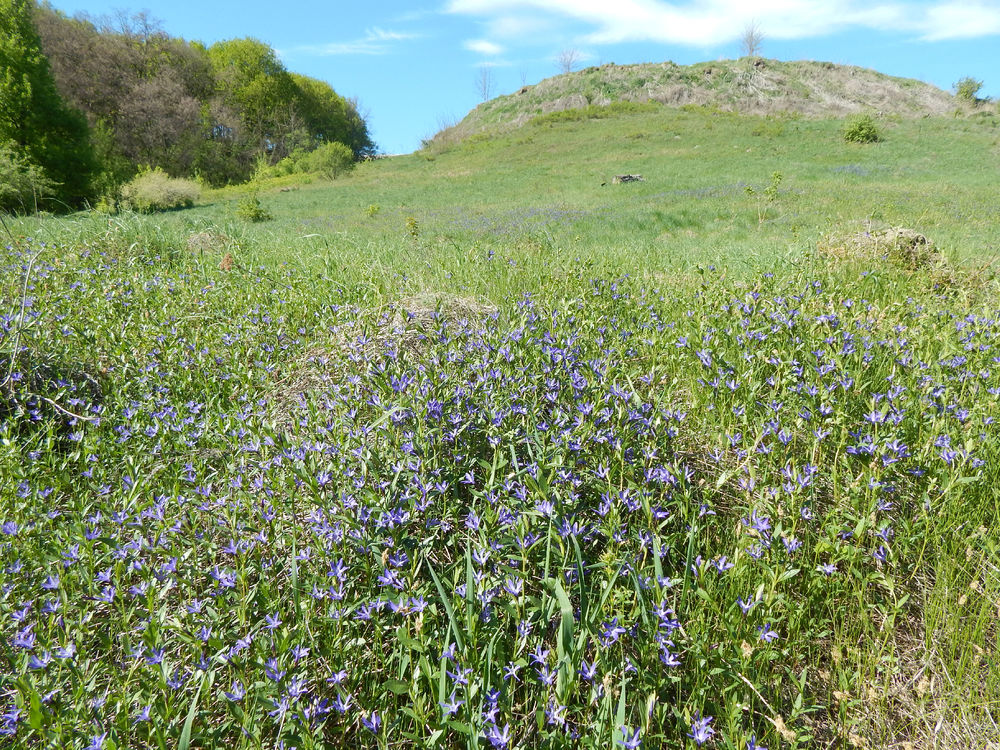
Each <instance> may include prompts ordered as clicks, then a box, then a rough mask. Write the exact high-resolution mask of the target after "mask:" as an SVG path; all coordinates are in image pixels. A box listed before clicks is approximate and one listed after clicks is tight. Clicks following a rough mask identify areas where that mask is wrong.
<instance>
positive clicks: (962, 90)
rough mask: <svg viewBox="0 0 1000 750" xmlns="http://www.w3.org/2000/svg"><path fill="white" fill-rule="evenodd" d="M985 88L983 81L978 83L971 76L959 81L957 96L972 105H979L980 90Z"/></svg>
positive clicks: (957, 83)
mask: <svg viewBox="0 0 1000 750" xmlns="http://www.w3.org/2000/svg"><path fill="white" fill-rule="evenodd" d="M982 87H983V82H982V81H977V80H976V79H975V78H972V77H971V76H966V77H965V78H962V79H959V80H958V81H957V82H956V83H955V96H957V97H958V98H959V99H961V100H962V101H966V102H969V103H970V104H978V103H979V90H980V89H981V88H982Z"/></svg>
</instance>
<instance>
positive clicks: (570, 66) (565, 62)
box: [556, 48, 580, 73]
mask: <svg viewBox="0 0 1000 750" xmlns="http://www.w3.org/2000/svg"><path fill="white" fill-rule="evenodd" d="M579 64H580V50H577V49H572V48H571V49H564V50H563V51H562V52H560V53H559V54H558V55H557V56H556V65H557V66H558V67H559V72H560V73H572V72H573V71H574V70H576V68H577V66H578V65H579Z"/></svg>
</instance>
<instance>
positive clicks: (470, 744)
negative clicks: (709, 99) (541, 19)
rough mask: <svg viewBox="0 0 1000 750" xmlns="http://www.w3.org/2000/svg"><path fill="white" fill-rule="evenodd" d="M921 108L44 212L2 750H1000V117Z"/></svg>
mask: <svg viewBox="0 0 1000 750" xmlns="http://www.w3.org/2000/svg"><path fill="white" fill-rule="evenodd" d="M876 125H877V127H878V129H879V131H880V136H881V137H880V140H879V141H878V142H876V143H868V144H858V143H849V142H847V141H845V139H844V129H845V126H846V122H845V120H843V119H812V118H805V117H798V116H794V115H782V116H768V117H765V116H748V115H737V114H732V113H726V112H722V111H717V110H713V109H707V108H697V107H689V108H680V109H672V108H667V107H663V106H660V105H654V104H646V105H638V104H636V105H628V106H626V105H613V106H611V107H608V108H603V109H602V108H597V107H591V108H587V109H585V110H567V111H565V112H561V113H558V114H554V115H546V116H541V117H537V118H535V119H534V120H533V121H531V122H529V123H528V124H526V125H524V126H522V127H520V128H516V129H511V130H497V131H489V132H486V133H483V134H479V135H474V136H471V137H469V138H467V139H465V140H463V141H456V142H450V143H449V142H446V139H438V140H431V141H429V142H428V143H427V144H426V145H425V147H424V148H423V149H422V150H420V151H418V152H416V153H413V154H409V155H405V156H394V157H388V158H382V159H377V160H373V161H367V162H362V163H360V164H358V165H357V166H356V167H355V168H354V169H353V170H352V171H351V172H349V173H347V174H345V175H343V176H341V177H340V178H338V179H336V180H332V181H330V180H322V179H319V178H315V177H313V178H309V177H303V175H292V176H286V177H262V178H260V179H258V180H256V181H255V182H254V183H253V184H252V185H243V186H236V187H229V188H223V189H218V190H212V191H206V192H205V193H204V195H203V199H202V200H201V202H199V203H198V204H196V205H195V206H193V207H191V208H187V209H182V210H175V211H171V212H163V213H155V214H148V215H142V214H135V213H102V212H99V211H96V210H95V211H86V212H79V213H74V214H71V215H66V216H44V217H24V218H6V219H5V226H4V229H5V230H6V237H5V241H4V244H5V245H6V250H5V251H4V256H3V258H2V260H0V282H2V284H3V286H2V297H0V299H2V303H3V305H2V309H3V316H2V318H0V322H2V327H0V365H2V369H0V377H2V381H0V382H2V383H3V390H2V391H0V475H2V476H3V481H2V483H0V524H2V533H0V635H2V637H0V711H3V712H4V713H3V715H2V717H0V721H2V723H0V731H2V734H0V747H4V746H10V747H25V748H28V747H46V748H63V747H72V748H85V747H86V748H91V747H94V748H101V747H104V748H146V747H148V748H174V747H177V748H181V749H182V750H187V748H194V747H202V748H210V747H223V746H226V747H231V748H275V747H283V748H290V747H298V748H325V747H372V748H403V747H407V748H409V747H440V748H452V747H454V748H485V747H492V748H504V747H509V748H515V747H517V748H522V747H523V748H529V747H531V748H534V747H540V748H559V747H590V748H613V747H627V748H637V747H640V746H641V747H647V748H657V747H666V748H693V747H701V746H705V747H710V748H727V749H733V750H752V749H753V748H770V750H776V749H777V748H806V747H845V748H847V747H861V748H865V747H867V748H882V747H896V748H965V747H984V748H985V747H997V746H998V740H997V738H998V737H1000V729H998V725H997V722H998V721H1000V643H998V636H1000V569H998V562H997V561H998V560H1000V517H998V516H1000V511H998V506H997V502H996V490H995V488H996V486H997V482H998V481H1000V434H998V431H997V424H996V421H995V420H996V419H997V418H998V417H1000V364H998V363H1000V305H998V302H997V300H998V297H997V284H996V281H995V279H994V264H995V262H996V258H997V252H998V245H1000V230H998V227H1000V204H998V202H997V196H996V181H997V174H998V170H1000V116H997V115H996V114H995V113H994V112H993V111H992V110H989V111H986V110H985V108H984V111H982V112H981V113H978V114H969V113H962V114H960V115H956V116H955V117H947V118H942V117H928V118H922V119H902V118H897V117H884V118H876ZM617 175H641V176H642V180H641V181H637V182H628V183H623V184H617V183H616V182H615V181H614V180H613V178H614V177H615V176H617ZM251 192H252V193H253V195H255V196H256V198H257V199H258V200H259V201H260V204H261V206H262V207H263V208H264V209H265V210H266V211H267V212H268V213H270V214H271V216H272V217H273V218H271V219H270V220H267V221H261V222H257V223H254V222H249V221H246V220H244V219H242V218H240V211H239V208H240V205H241V202H243V203H245V201H246V200H247V197H248V195H249V194H250V193H251ZM901 229H903V230H905V231H901ZM5 741H9V742H10V743H11V744H10V745H4V742H5Z"/></svg>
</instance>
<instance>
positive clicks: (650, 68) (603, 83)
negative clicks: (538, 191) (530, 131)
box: [442, 58, 959, 138]
mask: <svg viewBox="0 0 1000 750" xmlns="http://www.w3.org/2000/svg"><path fill="white" fill-rule="evenodd" d="M615 102H659V103H661V104H665V105H668V106H683V105H685V104H694V105H705V106H709V107H718V108H720V109H724V110H731V111H738V112H746V113H750V114H774V113H779V112H798V113H801V114H803V115H805V116H815V117H839V116H843V115H846V114H851V113H856V112H868V111H871V112H882V113H883V114H898V115H901V116H904V117H919V116H923V115H940V114H946V113H950V112H953V111H954V110H955V108H956V107H958V106H959V103H958V102H957V100H956V99H955V97H954V96H952V95H951V94H949V93H947V92H946V91H942V90H941V89H939V88H937V87H935V86H932V85H930V84H928V83H923V82H922V81H917V80H914V79H912V78H896V77H894V76H888V75H884V74H882V73H878V72H876V71H874V70H869V69H867V68H858V67H853V66H847V65H835V64H833V63H826V62H811V61H807V62H781V61H779V60H766V59H763V58H754V59H751V58H743V59H741V60H723V61H719V62H710V63H698V64H696V65H686V66H685V65H676V64H675V63H672V62H665V63H646V64H640V65H615V64H614V63H608V64H606V65H601V66H600V67H591V68H587V69H585V70H581V71H578V72H575V73H568V74H565V75H559V76H554V77H553V78H547V79H545V80H544V81H541V82H540V83H538V84H536V85H534V86H525V87H524V88H522V89H520V90H519V91H516V92H515V93H513V94H509V95H507V96H500V97H497V98H496V99H492V100H490V101H488V102H484V103H483V104H481V105H479V106H478V107H476V108H475V109H474V110H472V112H470V113H469V114H468V115H467V116H466V117H465V119H464V120H462V121H461V122H460V123H458V124H457V125H455V126H453V127H452V128H449V129H448V131H446V132H447V133H448V135H449V136H450V137H451V138H463V137H465V136H468V135H471V134H473V133H476V132H479V131H482V130H486V129H493V128H500V129H506V128H510V127H519V126H521V125H523V124H524V123H526V122H528V121H529V120H531V119H532V118H533V117H537V116H538V115H543V114H548V113H550V112H558V111H561V110H566V109H575V108H580V107H586V106H588V105H594V106H607V105H609V104H612V103H615ZM442 135H443V133H442Z"/></svg>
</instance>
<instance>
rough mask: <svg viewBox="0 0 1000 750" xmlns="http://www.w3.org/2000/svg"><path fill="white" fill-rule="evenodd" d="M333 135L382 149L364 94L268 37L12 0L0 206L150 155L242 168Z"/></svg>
mask: <svg viewBox="0 0 1000 750" xmlns="http://www.w3.org/2000/svg"><path fill="white" fill-rule="evenodd" d="M334 142H338V143H342V144H344V145H346V146H347V147H348V148H350V150H351V152H352V153H353V154H354V156H355V158H362V157H364V156H368V155H371V154H373V153H374V151H375V145H374V143H373V142H372V140H371V137H370V135H369V132H368V126H367V123H366V122H365V119H364V117H362V115H361V114H360V113H359V112H358V106H357V103H356V102H355V101H352V100H350V99H346V98H345V97H343V96H340V95H339V94H337V92H336V91H334V90H333V88H331V87H330V85H329V84H327V83H326V82H324V81H320V80H318V79H315V78H310V77H308V76H304V75H299V74H297V73H292V72H290V71H288V70H287V69H286V68H285V66H284V65H283V64H282V62H281V60H280V59H279V58H278V56H277V54H276V53H275V51H274V50H273V49H272V48H271V47H270V46H268V45H267V44H265V43H263V42H261V41H259V40H256V39H250V38H247V39H231V40H227V41H222V42H217V43H215V44H212V45H211V46H205V45H203V44H201V43H199V42H189V41H186V40H184V39H180V38H177V37H172V36H170V35H169V34H167V33H165V32H164V31H163V29H162V27H161V26H160V25H159V23H158V22H157V21H155V20H154V19H152V18H150V17H149V16H148V15H147V14H145V13H139V14H134V15H129V14H126V13H119V14H117V15H115V16H112V17H105V18H100V19H95V18H91V17H88V16H76V17H73V18H70V17H67V16H66V15H65V14H63V13H61V12H59V11H57V10H55V9H53V8H52V7H51V6H49V5H48V4H37V3H36V2H35V0H0V208H6V209H7V210H10V209H19V210H26V209H30V208H31V207H32V206H30V205H25V204H26V203H28V204H30V203H31V198H35V199H37V198H39V197H42V198H46V197H47V198H48V201H49V205H51V206H57V205H63V206H66V207H75V206H79V205H81V204H82V203H84V202H86V201H89V200H92V199H94V198H96V197H98V196H101V195H110V194H113V193H114V192H115V191H116V190H117V189H118V187H119V186H121V185H122V184H123V183H125V182H126V181H128V180H129V179H131V178H132V177H133V176H134V175H135V174H136V173H137V172H139V171H140V169H142V168H154V167H159V168H161V169H163V170H164V171H165V172H167V173H169V174H171V175H173V176H175V177H197V178H200V179H201V180H203V181H205V182H207V183H208V184H211V185H222V184H228V183H235V182H243V181H245V180H247V179H249V178H250V177H251V176H252V175H253V173H254V171H255V169H256V168H257V167H258V166H259V165H260V164H261V163H265V164H272V165H273V164H276V163H277V162H279V161H281V160H282V159H284V158H286V157H289V156H294V157H301V156H302V155H304V154H306V153H309V152H311V151H313V150H315V149H316V148H318V147H320V146H323V145H325V144H328V143H334ZM29 188H30V189H29ZM35 203H36V204H37V203H38V201H37V200H36V201H35ZM19 204H20V205H19Z"/></svg>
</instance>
